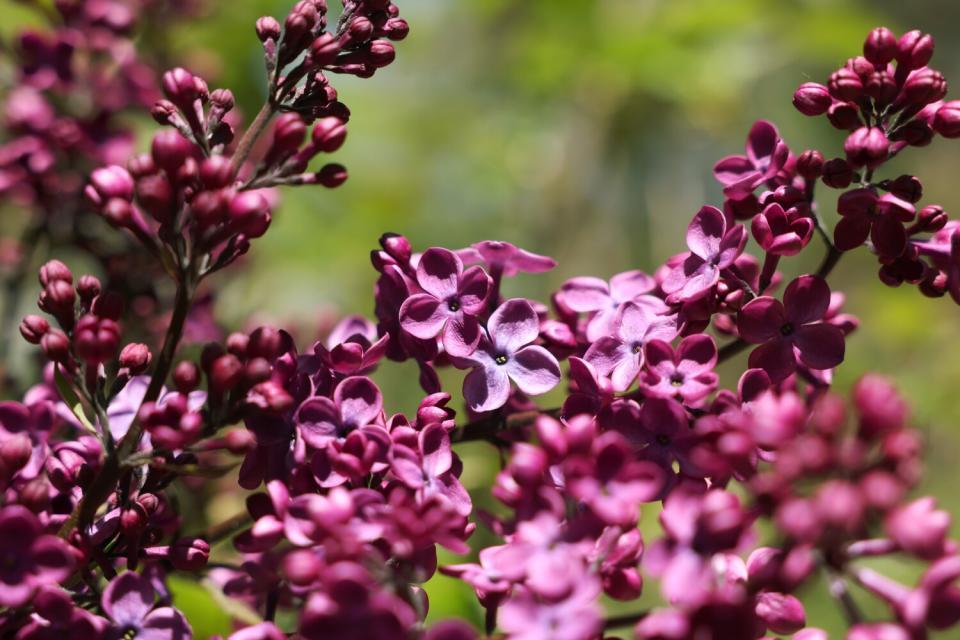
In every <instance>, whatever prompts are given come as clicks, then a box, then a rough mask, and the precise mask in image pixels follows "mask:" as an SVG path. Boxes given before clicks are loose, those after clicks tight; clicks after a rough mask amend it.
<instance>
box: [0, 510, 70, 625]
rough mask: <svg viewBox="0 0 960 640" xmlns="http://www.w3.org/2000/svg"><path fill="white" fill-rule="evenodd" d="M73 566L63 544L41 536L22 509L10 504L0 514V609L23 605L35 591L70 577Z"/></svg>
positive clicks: (33, 519)
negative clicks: (0, 607)
mask: <svg viewBox="0 0 960 640" xmlns="http://www.w3.org/2000/svg"><path fill="white" fill-rule="evenodd" d="M73 565H74V558H73V554H72V553H71V552H70V547H69V546H68V545H67V543H66V542H64V541H63V540H61V539H60V538H58V537H57V536H54V535H49V534H45V533H43V529H42V528H41V526H40V521H39V520H37V517H36V516H35V515H33V513H31V512H30V511H29V510H28V509H27V508H26V507H23V506H20V505H18V504H13V505H10V506H8V507H4V508H3V510H0V605H2V606H4V607H20V606H23V605H25V604H27V603H28V602H29V601H30V599H31V598H32V597H33V595H34V593H35V592H36V590H37V588H38V587H41V586H43V585H47V584H49V585H56V584H59V583H61V582H63V581H64V580H66V579H67V578H68V577H70V574H71V573H72V572H73Z"/></svg>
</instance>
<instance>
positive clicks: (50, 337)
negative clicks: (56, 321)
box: [40, 329, 70, 362]
mask: <svg viewBox="0 0 960 640" xmlns="http://www.w3.org/2000/svg"><path fill="white" fill-rule="evenodd" d="M40 348H42V349H43V354H44V355H45V356H46V357H47V359H49V360H51V361H53V362H66V361H67V359H68V358H69V357H70V338H68V337H67V334H65V333H64V332H63V331H61V330H60V329H50V331H48V332H47V333H45V334H44V336H43V338H41V339H40Z"/></svg>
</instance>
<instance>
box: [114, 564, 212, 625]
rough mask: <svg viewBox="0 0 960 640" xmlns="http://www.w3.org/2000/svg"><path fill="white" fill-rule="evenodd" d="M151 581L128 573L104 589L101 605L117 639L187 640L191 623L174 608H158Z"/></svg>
mask: <svg viewBox="0 0 960 640" xmlns="http://www.w3.org/2000/svg"><path fill="white" fill-rule="evenodd" d="M154 597H155V592H154V589H153V586H152V585H151V584H150V581H149V580H147V579H146V578H144V577H142V576H140V575H138V574H136V573H134V572H132V571H126V572H124V573H121V574H120V575H119V576H117V577H116V578H114V579H113V580H111V581H110V584H108V585H107V588H106V589H104V590H103V597H102V598H101V605H102V606H103V611H104V613H106V614H107V617H109V618H110V620H111V621H112V622H113V629H114V631H115V633H116V636H117V637H123V638H143V639H145V640H188V639H189V638H191V637H192V636H193V630H192V629H191V628H190V623H188V622H187V619H186V618H185V617H184V616H183V614H182V613H180V612H179V611H177V610H176V609H174V608H173V607H157V606H155V604H154Z"/></svg>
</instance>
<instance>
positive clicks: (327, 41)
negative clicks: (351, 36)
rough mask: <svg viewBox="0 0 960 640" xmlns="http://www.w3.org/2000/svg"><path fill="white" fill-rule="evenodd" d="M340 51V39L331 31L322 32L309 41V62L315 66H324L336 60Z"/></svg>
mask: <svg viewBox="0 0 960 640" xmlns="http://www.w3.org/2000/svg"><path fill="white" fill-rule="evenodd" d="M340 51H341V43H340V41H339V40H337V39H336V37H334V35H333V34H332V33H322V34H320V35H319V36H318V37H317V38H316V39H315V40H314V41H313V42H312V43H310V52H309V54H308V55H309V56H310V63H311V64H313V65H314V66H317V67H326V66H328V65H331V64H333V63H334V62H336V60H337V56H338V55H340Z"/></svg>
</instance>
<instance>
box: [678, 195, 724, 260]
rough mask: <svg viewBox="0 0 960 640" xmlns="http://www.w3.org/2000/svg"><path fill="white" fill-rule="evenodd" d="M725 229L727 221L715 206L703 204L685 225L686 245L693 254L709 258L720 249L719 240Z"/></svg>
mask: <svg viewBox="0 0 960 640" xmlns="http://www.w3.org/2000/svg"><path fill="white" fill-rule="evenodd" d="M726 231H727V222H726V219H725V218H724V217H723V212H721V211H720V210H719V209H717V208H716V207H711V206H709V205H707V206H704V207H703V208H701V209H700V211H698V212H697V214H696V215H695V216H693V220H691V221H690V225H689V226H688V227H687V247H689V248H690V251H692V252H693V253H694V254H695V255H698V256H700V257H701V258H703V259H704V260H710V259H711V258H713V257H714V256H715V255H717V253H719V251H720V242H721V240H722V239H723V236H724V234H725V233H726Z"/></svg>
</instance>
